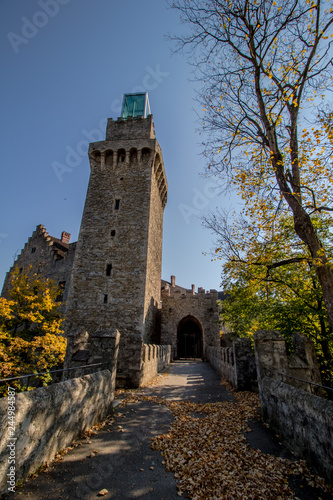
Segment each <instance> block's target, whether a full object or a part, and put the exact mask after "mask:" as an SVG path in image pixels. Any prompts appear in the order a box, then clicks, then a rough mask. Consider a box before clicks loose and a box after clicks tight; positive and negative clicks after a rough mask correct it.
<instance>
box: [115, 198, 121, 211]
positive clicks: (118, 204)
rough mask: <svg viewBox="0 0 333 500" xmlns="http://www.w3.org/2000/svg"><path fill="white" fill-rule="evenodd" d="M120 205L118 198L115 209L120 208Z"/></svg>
mask: <svg viewBox="0 0 333 500" xmlns="http://www.w3.org/2000/svg"><path fill="white" fill-rule="evenodd" d="M119 207H120V200H116V203H115V205H114V208H115V210H119Z"/></svg>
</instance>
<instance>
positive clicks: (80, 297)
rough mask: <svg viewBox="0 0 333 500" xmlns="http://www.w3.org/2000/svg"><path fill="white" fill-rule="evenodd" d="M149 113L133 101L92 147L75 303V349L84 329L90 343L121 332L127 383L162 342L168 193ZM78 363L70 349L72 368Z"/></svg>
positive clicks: (139, 99)
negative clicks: (140, 360)
mask: <svg viewBox="0 0 333 500" xmlns="http://www.w3.org/2000/svg"><path fill="white" fill-rule="evenodd" d="M149 112H150V110H149V102H148V96H147V94H126V95H125V96H124V103H123V112H122V118H118V120H117V121H113V120H112V119H109V120H108V124H107V130H106V140H105V141H100V142H95V143H92V144H90V147H89V160H90V167H91V174H90V180H89V185H88V191H87V197H86V202H85V207H84V212H83V216H82V222H81V228H80V234H79V238H78V242H77V247H76V252H75V260H74V266H73V272H72V278H71V286H70V290H69V297H68V302H67V316H66V331H67V333H68V334H69V343H71V336H73V335H75V333H76V332H78V331H79V330H81V331H82V329H84V330H85V331H86V332H87V333H88V334H89V336H90V335H94V333H95V332H96V331H99V332H101V331H103V330H104V331H110V330H115V329H117V330H118V331H119V332H120V348H119V358H118V370H119V371H120V373H123V374H125V375H126V373H127V372H126V371H128V370H127V368H128V366H127V365H128V364H129V363H132V364H133V362H134V360H133V347H134V344H136V343H137V342H141V343H142V341H143V342H149V341H152V339H153V338H154V334H155V332H156V321H157V309H158V306H159V304H160V298H161V263H162V229H163V211H164V207H165V205H166V201H167V190H168V187H167V181H166V177H165V171H164V165H163V159H162V152H161V148H160V146H159V144H158V142H157V140H156V138H155V132H154V125H153V117H152V115H151V114H149ZM88 346H89V344H88ZM88 350H89V347H88ZM131 350H132V351H131ZM130 351H131V356H132V361H130V355H129V354H127V353H130ZM138 355H139V356H140V354H138ZM71 356H72V354H71V349H70V347H69V350H68V355H67V362H66V364H67V365H68V364H71V359H70V357H71ZM82 359H83V358H82ZM90 359H92V358H90ZM94 361H97V358H94ZM81 364H82V363H81Z"/></svg>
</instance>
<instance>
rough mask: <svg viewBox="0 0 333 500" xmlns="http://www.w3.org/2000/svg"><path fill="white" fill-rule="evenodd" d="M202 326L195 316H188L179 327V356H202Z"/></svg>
mask: <svg viewBox="0 0 333 500" xmlns="http://www.w3.org/2000/svg"><path fill="white" fill-rule="evenodd" d="M202 354H203V349H202V327H201V325H200V323H199V321H198V320H197V319H196V318H195V317H194V316H186V317H185V318H183V319H182V320H181V321H180V322H179V324H178V327H177V358H185V359H186V358H202Z"/></svg>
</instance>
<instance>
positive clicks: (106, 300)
mask: <svg viewBox="0 0 333 500" xmlns="http://www.w3.org/2000/svg"><path fill="white" fill-rule="evenodd" d="M103 302H104V304H107V303H108V294H107V293H105V294H104V299H103Z"/></svg>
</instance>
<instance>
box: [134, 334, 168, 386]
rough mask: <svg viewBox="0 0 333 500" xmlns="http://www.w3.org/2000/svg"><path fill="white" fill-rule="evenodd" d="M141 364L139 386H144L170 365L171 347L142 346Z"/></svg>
mask: <svg viewBox="0 0 333 500" xmlns="http://www.w3.org/2000/svg"><path fill="white" fill-rule="evenodd" d="M142 362H143V369H142V380H141V385H144V384H146V383H147V382H149V381H150V380H152V379H153V378H154V377H155V376H156V375H157V373H158V372H160V371H162V370H164V369H165V368H166V367H167V366H168V365H169V364H170V363H171V346H170V345H155V344H143V346H142Z"/></svg>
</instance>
